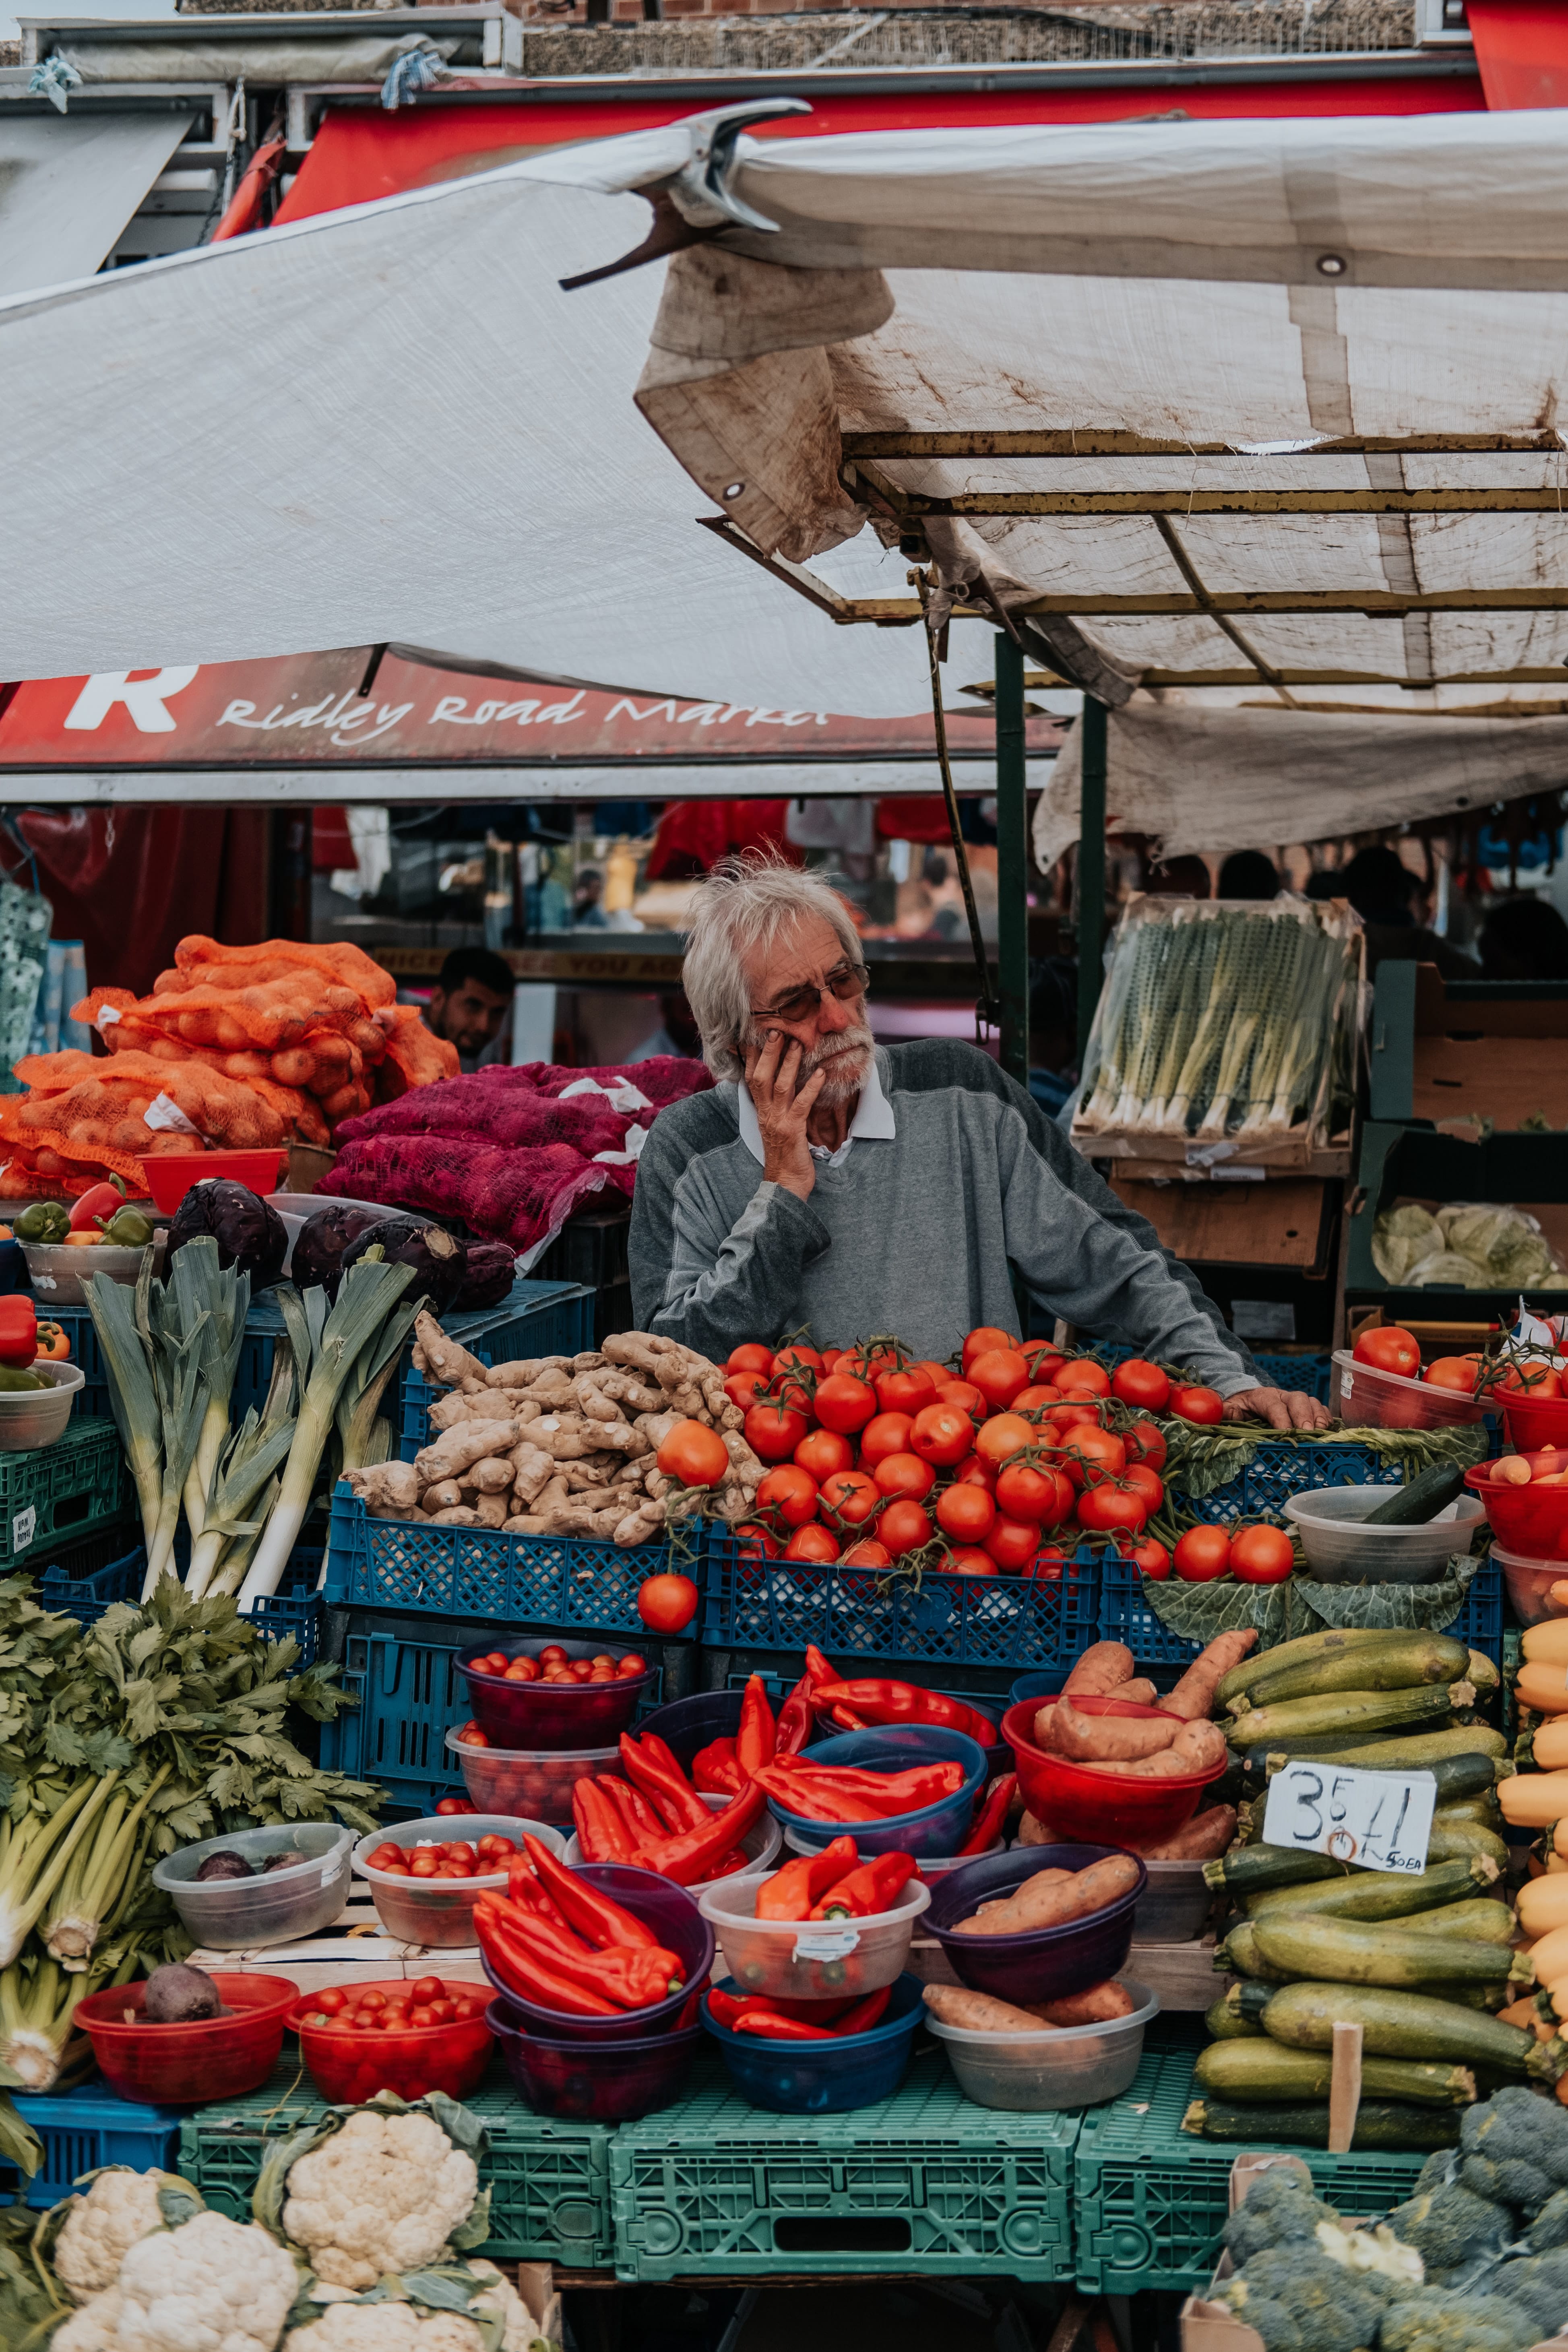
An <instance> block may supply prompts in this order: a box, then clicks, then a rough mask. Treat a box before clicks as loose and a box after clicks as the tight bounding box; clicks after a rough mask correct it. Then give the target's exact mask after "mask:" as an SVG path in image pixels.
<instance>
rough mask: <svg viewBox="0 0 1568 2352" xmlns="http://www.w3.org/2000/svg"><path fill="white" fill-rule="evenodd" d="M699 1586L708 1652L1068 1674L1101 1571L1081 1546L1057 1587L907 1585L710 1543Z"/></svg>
mask: <svg viewBox="0 0 1568 2352" xmlns="http://www.w3.org/2000/svg"><path fill="white" fill-rule="evenodd" d="M705 1569H706V1573H705V1576H704V1579H703V1599H702V1641H703V1645H704V1647H706V1648H713V1649H720V1648H724V1647H727V1646H733V1647H735V1648H738V1649H754V1648H755V1649H771V1650H802V1649H804V1648H805V1644H806V1643H808V1642H814V1643H816V1646H817V1648H818V1649H820V1650H824V1651H826V1654H827V1655H828V1656H829V1657H830V1658H831V1659H832V1660H833V1662H834V1664H836V1665H837V1664H846V1665H847V1664H849V1663H850V1662H851V1661H858V1660H860V1659H864V1658H902V1659H906V1660H908V1661H910V1663H911V1664H914V1663H921V1664H928V1665H966V1666H1010V1667H1012V1668H1013V1669H1014V1670H1015V1672H1019V1671H1022V1669H1023V1668H1025V1667H1026V1666H1037V1667H1047V1666H1056V1665H1070V1664H1071V1663H1072V1661H1073V1660H1074V1659H1075V1658H1077V1657H1080V1656H1081V1655H1082V1654H1083V1652H1084V1651H1085V1650H1087V1649H1088V1647H1089V1643H1091V1642H1092V1641H1094V1640H1095V1639H1096V1633H1095V1623H1096V1618H1097V1615H1098V1612H1099V1605H1100V1565H1099V1561H1098V1559H1096V1557H1095V1555H1094V1553H1093V1552H1092V1551H1090V1550H1089V1549H1088V1548H1087V1547H1083V1548H1080V1549H1079V1552H1078V1553H1077V1555H1076V1556H1075V1557H1074V1558H1073V1559H1070V1560H1066V1561H1064V1562H1063V1563H1062V1575H1061V1578H1060V1580H1059V1581H1056V1582H1049V1583H1047V1581H1046V1580H1044V1579H1043V1578H1037V1577H1031V1578H1025V1577H1019V1576H996V1577H976V1576H937V1575H928V1576H925V1577H923V1578H922V1579H921V1584H920V1587H919V1590H918V1591H917V1589H916V1588H915V1586H914V1584H913V1583H912V1582H910V1581H907V1580H902V1579H898V1578H892V1577H889V1576H888V1575H887V1574H886V1573H879V1572H878V1570H875V1569H854V1568H844V1567H840V1566H835V1567H818V1566H816V1564H815V1563H814V1562H811V1561H807V1560H794V1559H755V1558H745V1557H742V1546H741V1545H740V1543H739V1542H738V1541H737V1540H736V1538H734V1537H733V1536H728V1535H717V1534H710V1538H709V1541H708V1548H707V1559H706V1562H705Z"/></svg>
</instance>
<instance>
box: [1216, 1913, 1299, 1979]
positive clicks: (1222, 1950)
mask: <svg viewBox="0 0 1568 2352" xmlns="http://www.w3.org/2000/svg"><path fill="white" fill-rule="evenodd" d="M1214 1964H1215V1968H1216V1969H1223V1970H1224V1971H1225V1972H1226V1974H1227V1975H1236V1976H1242V1977H1254V1978H1256V1979H1257V1980H1258V1982H1259V1983H1260V1984H1276V1985H1283V1984H1289V1983H1290V1982H1291V1981H1292V1979H1294V1978H1296V1977H1298V1976H1300V1974H1301V1973H1302V1971H1301V1970H1300V1969H1277V1968H1275V1967H1274V1966H1273V1965H1272V1964H1271V1963H1270V1962H1269V1961H1268V1960H1266V1959H1265V1958H1264V1957H1263V1955H1262V1953H1261V1952H1260V1951H1259V1950H1258V1923H1257V1921H1256V1920H1253V1919H1238V1920H1237V1923H1236V1925H1235V1927H1233V1928H1232V1929H1231V1930H1230V1933H1229V1934H1228V1935H1227V1936H1226V1938H1225V1941H1224V1942H1223V1943H1222V1944H1220V1945H1217V1946H1216V1947H1215V1956H1214ZM1312 1973H1313V1975H1314V1976H1315V1975H1316V1974H1317V1973H1318V1971H1317V1969H1316V1967H1315V1966H1314V1968H1313V1970H1312Z"/></svg>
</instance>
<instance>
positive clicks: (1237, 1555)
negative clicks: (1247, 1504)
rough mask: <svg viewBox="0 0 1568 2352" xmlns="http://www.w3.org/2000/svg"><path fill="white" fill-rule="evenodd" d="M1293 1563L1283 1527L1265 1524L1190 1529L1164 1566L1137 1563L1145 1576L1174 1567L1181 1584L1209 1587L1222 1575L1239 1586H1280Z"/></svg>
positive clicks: (1292, 1550)
mask: <svg viewBox="0 0 1568 2352" xmlns="http://www.w3.org/2000/svg"><path fill="white" fill-rule="evenodd" d="M1295 1564H1296V1549H1295V1546H1294V1545H1293V1544H1292V1543H1291V1541H1290V1538H1289V1536H1288V1535H1287V1534H1286V1532H1285V1530H1284V1528H1277V1527H1273V1526H1270V1525H1269V1524H1268V1522H1266V1521H1265V1522H1262V1523H1260V1524H1258V1525H1257V1526H1253V1527H1246V1528H1236V1529H1234V1530H1232V1529H1231V1528H1221V1527H1199V1528H1188V1529H1187V1531H1186V1533H1185V1535H1184V1536H1181V1537H1179V1538H1177V1542H1176V1549H1175V1552H1174V1555H1173V1557H1172V1558H1168V1559H1165V1560H1164V1563H1163V1566H1156V1565H1153V1564H1151V1563H1148V1562H1144V1561H1140V1563H1139V1565H1140V1566H1141V1567H1142V1570H1143V1573H1144V1575H1145V1576H1154V1577H1167V1576H1169V1575H1170V1573H1171V1571H1172V1569H1173V1568H1174V1570H1175V1572H1176V1574H1177V1576H1178V1577H1180V1578H1181V1580H1182V1581H1183V1582H1184V1584H1212V1583H1213V1582H1214V1581H1215V1579H1216V1578H1218V1577H1222V1576H1234V1577H1235V1579H1236V1580H1237V1583H1238V1584H1283V1583H1284V1581H1285V1579H1286V1578H1287V1577H1288V1576H1289V1573H1290V1571H1291V1570H1292V1569H1293V1568H1294V1567H1295Z"/></svg>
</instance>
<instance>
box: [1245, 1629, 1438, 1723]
mask: <svg viewBox="0 0 1568 2352" xmlns="http://www.w3.org/2000/svg"><path fill="white" fill-rule="evenodd" d="M1469 1665H1470V1654H1469V1651H1468V1649H1467V1648H1466V1646H1465V1644H1464V1643H1463V1642H1454V1641H1450V1639H1449V1638H1448V1636H1447V1633H1403V1634H1401V1635H1400V1637H1399V1638H1398V1640H1397V1641H1390V1642H1386V1643H1379V1644H1378V1646H1377V1647H1376V1648H1375V1649H1362V1650H1344V1651H1342V1652H1341V1653H1340V1654H1339V1656H1338V1657H1333V1658H1300V1659H1298V1661H1297V1663H1296V1664H1294V1665H1293V1666H1279V1667H1276V1669H1275V1671H1274V1672H1273V1674H1271V1675H1260V1676H1259V1677H1258V1681H1257V1682H1255V1683H1252V1684H1250V1685H1248V1687H1247V1689H1246V1690H1245V1691H1238V1692H1237V1695H1236V1696H1235V1697H1234V1698H1233V1699H1232V1700H1230V1702H1229V1706H1230V1712H1231V1713H1232V1715H1236V1716H1241V1717H1244V1718H1245V1717H1246V1716H1247V1713H1248V1712H1249V1711H1250V1710H1252V1709H1255V1708H1258V1707H1264V1706H1275V1705H1277V1704H1278V1703H1279V1701H1281V1700H1283V1699H1292V1698H1320V1697H1324V1696H1327V1695H1328V1693H1329V1692H1331V1691H1396V1690H1415V1689H1418V1688H1419V1687H1421V1686H1422V1685H1425V1684H1426V1683H1457V1682H1459V1681H1462V1680H1464V1679H1465V1678H1466V1677H1468V1673H1469ZM1242 1728H1243V1729H1244V1730H1245V1729H1246V1723H1245V1720H1244V1721H1243V1724H1242ZM1333 1728H1334V1727H1333V1726H1332V1725H1330V1726H1329V1729H1330V1731H1332V1730H1333Z"/></svg>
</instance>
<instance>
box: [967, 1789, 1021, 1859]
mask: <svg viewBox="0 0 1568 2352" xmlns="http://www.w3.org/2000/svg"><path fill="white" fill-rule="evenodd" d="M1017 1785H1018V1775H1017V1774H1016V1772H1004V1773H1002V1774H1001V1775H1000V1777H999V1778H998V1779H996V1780H993V1781H992V1783H991V1786H990V1787H989V1788H988V1789H987V1790H986V1791H985V1802H984V1804H983V1805H982V1806H981V1808H980V1811H979V1812H978V1813H977V1814H976V1815H975V1817H974V1827H973V1829H972V1830H971V1831H970V1832H969V1835H968V1836H967V1837H966V1838H965V1839H964V1841H963V1844H962V1845H961V1846H960V1847H959V1849H958V1851H959V1853H990V1851H991V1849H992V1847H993V1846H994V1844H995V1843H996V1840H997V1838H998V1836H999V1835H1000V1834H1001V1830H1002V1824H1003V1822H1005V1820H1006V1818H1007V1811H1008V1808H1009V1806H1010V1805H1011V1804H1012V1802H1013V1791H1014V1790H1016V1787H1017Z"/></svg>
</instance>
